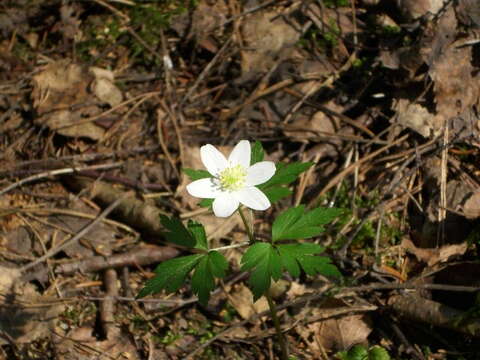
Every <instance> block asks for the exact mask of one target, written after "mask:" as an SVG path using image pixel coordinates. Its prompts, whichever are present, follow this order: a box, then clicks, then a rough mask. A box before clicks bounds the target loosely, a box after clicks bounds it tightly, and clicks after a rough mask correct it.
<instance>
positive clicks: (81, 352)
mask: <svg viewBox="0 0 480 360" xmlns="http://www.w3.org/2000/svg"><path fill="white" fill-rule="evenodd" d="M114 330H116V331H112V334H110V337H109V338H108V339H106V340H103V341H99V340H98V339H97V338H96V337H95V336H94V335H93V329H92V328H90V327H80V328H77V329H74V330H73V331H71V332H70V333H69V334H67V335H66V336H55V340H56V341H55V353H56V359H57V360H87V359H98V360H111V359H118V360H137V359H140V356H139V354H138V352H137V350H136V346H135V344H134V343H133V342H132V340H131V338H130V337H129V336H127V335H125V334H122V333H121V331H120V330H119V329H116V328H114Z"/></svg>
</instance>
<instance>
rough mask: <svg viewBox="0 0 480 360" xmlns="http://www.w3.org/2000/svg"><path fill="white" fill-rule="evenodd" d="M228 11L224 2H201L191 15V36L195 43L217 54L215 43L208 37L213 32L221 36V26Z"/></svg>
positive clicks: (219, 0)
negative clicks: (195, 40)
mask: <svg viewBox="0 0 480 360" xmlns="http://www.w3.org/2000/svg"><path fill="white" fill-rule="evenodd" d="M228 15H229V9H228V6H227V4H226V3H225V1H224V0H216V1H208V0H201V1H199V3H198V4H197V5H196V6H195V11H194V12H193V15H192V27H191V31H190V35H191V36H195V38H196V39H197V43H198V44H199V45H200V46H202V47H203V48H204V49H207V50H209V51H210V52H213V53H215V52H217V51H218V46H217V43H216V41H215V40H214V39H213V38H212V37H211V36H210V35H211V34H212V33H213V32H216V35H218V36H221V35H222V34H223V29H224V27H223V26H221V25H222V24H223V23H224V22H225V21H226V20H227V18H228Z"/></svg>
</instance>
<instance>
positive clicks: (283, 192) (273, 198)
mask: <svg viewBox="0 0 480 360" xmlns="http://www.w3.org/2000/svg"><path fill="white" fill-rule="evenodd" d="M263 193H264V194H265V195H266V196H267V198H268V200H270V202H271V203H272V204H274V203H276V202H277V201H278V200H281V199H283V198H286V197H288V196H290V195H292V190H290V189H288V188H286V187H284V186H280V185H277V186H272V187H269V188H268V189H266V190H263Z"/></svg>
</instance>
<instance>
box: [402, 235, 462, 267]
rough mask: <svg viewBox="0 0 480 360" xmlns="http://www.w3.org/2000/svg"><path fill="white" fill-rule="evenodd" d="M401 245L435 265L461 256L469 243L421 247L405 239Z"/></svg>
mask: <svg viewBox="0 0 480 360" xmlns="http://www.w3.org/2000/svg"><path fill="white" fill-rule="evenodd" d="M401 246H402V247H403V248H404V249H406V250H407V251H408V252H410V253H412V254H413V255H415V257H416V258H417V259H418V260H420V261H423V262H425V263H427V264H428V266H433V265H435V264H438V263H442V262H447V261H448V260H450V259H452V258H456V257H460V256H462V255H463V254H465V252H466V251H467V249H468V244H467V243H466V242H463V243H461V244H450V245H443V246H440V247H438V248H419V247H416V246H415V245H414V244H413V242H412V241H411V240H410V239H406V238H405V239H403V240H402V244H401Z"/></svg>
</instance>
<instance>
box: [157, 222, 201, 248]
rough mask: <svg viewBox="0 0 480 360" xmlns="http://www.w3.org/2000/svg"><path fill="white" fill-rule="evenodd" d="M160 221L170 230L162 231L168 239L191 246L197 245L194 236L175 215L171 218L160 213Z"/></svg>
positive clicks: (181, 244)
mask: <svg viewBox="0 0 480 360" xmlns="http://www.w3.org/2000/svg"><path fill="white" fill-rule="evenodd" d="M160 222H161V223H162V225H163V226H164V227H165V229H167V230H169V231H165V232H163V233H162V234H163V236H165V238H166V239H167V241H170V242H172V243H174V244H177V245H180V246H185V247H189V248H193V247H194V246H195V242H196V241H195V238H194V236H193V235H192V234H191V233H190V231H188V229H187V228H186V227H185V226H184V225H183V223H182V222H181V221H180V219H177V218H174V217H172V218H169V217H168V216H165V215H160Z"/></svg>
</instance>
